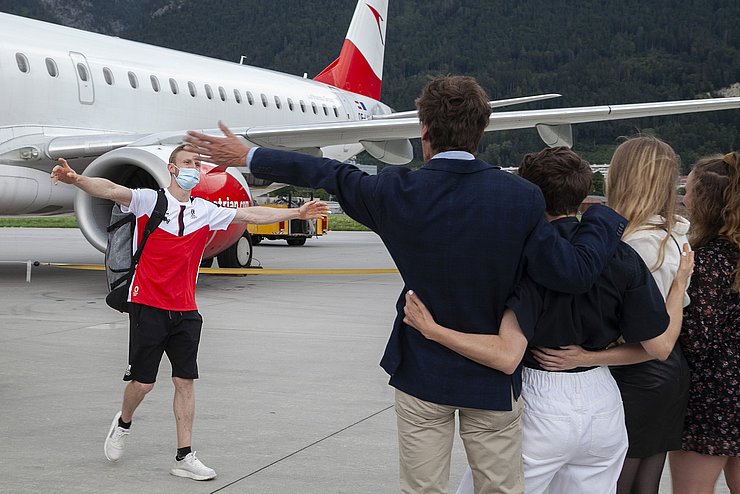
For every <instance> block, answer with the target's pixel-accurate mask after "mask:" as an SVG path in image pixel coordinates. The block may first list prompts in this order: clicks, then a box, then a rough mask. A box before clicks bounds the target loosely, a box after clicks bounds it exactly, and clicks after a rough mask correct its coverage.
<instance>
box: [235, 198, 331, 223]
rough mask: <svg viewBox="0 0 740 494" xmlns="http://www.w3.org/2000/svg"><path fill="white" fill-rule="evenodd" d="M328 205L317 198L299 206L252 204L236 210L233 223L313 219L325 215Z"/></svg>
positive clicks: (327, 211)
mask: <svg viewBox="0 0 740 494" xmlns="http://www.w3.org/2000/svg"><path fill="white" fill-rule="evenodd" d="M328 213H329V206H327V205H326V203H325V202H323V201H319V200H313V201H309V202H307V203H305V204H303V205H302V206H301V207H299V208H270V207H265V206H252V207H249V208H239V209H237V210H236V216H234V220H233V223H255V224H258V225H266V224H269V223H275V222H276V221H288V220H295V219H299V220H313V219H318V218H321V217H322V216H326V215H327V214H328Z"/></svg>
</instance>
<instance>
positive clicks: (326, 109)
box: [321, 105, 329, 117]
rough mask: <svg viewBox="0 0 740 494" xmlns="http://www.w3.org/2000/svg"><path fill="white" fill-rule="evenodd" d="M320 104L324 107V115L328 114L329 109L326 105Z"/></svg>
mask: <svg viewBox="0 0 740 494" xmlns="http://www.w3.org/2000/svg"><path fill="white" fill-rule="evenodd" d="M321 106H322V107H324V115H326V116H327V117H328V116H329V109H328V108H327V107H326V105H321Z"/></svg>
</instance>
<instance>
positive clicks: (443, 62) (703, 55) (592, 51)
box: [0, 0, 740, 166]
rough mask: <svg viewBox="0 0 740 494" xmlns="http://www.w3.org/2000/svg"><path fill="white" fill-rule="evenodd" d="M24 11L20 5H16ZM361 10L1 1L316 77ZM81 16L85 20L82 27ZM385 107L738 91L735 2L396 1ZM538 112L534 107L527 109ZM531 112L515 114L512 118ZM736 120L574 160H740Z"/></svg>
mask: <svg viewBox="0 0 740 494" xmlns="http://www.w3.org/2000/svg"><path fill="white" fill-rule="evenodd" d="M21 3H22V5H21ZM354 5H355V2H354V1H353V0H271V1H263V0H244V1H237V2H235V1H234V0H228V1H227V0H201V1H194V0H145V1H138V2H135V1H131V0H118V1H105V2H104V1H101V0H78V1H71V0H68V1H55V0H30V1H24V2H10V1H8V0H0V10H2V11H5V12H12V13H22V14H23V15H27V16H29V17H36V18H43V19H45V20H51V21H55V22H60V23H63V24H66V25H78V24H75V23H76V22H78V21H75V19H79V22H83V21H84V23H88V22H90V19H91V18H94V19H95V21H96V24H95V26H90V25H86V24H84V23H83V24H82V26H81V27H84V28H86V29H91V28H92V29H94V30H97V31H100V32H105V33H113V34H116V35H118V36H121V37H124V38H129V39H135V40H139V41H144V42H147V43H153V44H157V45H163V46H168V47H171V48H175V49H178V50H185V51H190V52H195V53H200V54H203V55H207V56H212V57H217V58H223V59H226V60H232V61H238V60H239V58H240V56H242V55H245V56H246V63H249V64H250V65H258V66H262V67H266V68H272V69H275V70H280V71H284V72H289V73H293V74H303V73H304V72H307V73H308V75H309V76H314V75H316V74H317V73H318V72H319V71H320V70H321V69H322V68H324V66H326V65H327V64H328V63H329V62H331V61H332V60H333V59H334V58H335V57H336V56H337V55H338V53H339V49H340V47H341V43H342V40H343V38H344V34H345V33H346V29H347V27H348V25H349V20H350V18H351V17H352V12H353V10H354ZM75 9H77V15H74V12H75ZM388 17H389V19H388V28H387V36H386V39H387V49H386V58H385V74H384V84H383V96H382V99H383V100H384V101H385V102H386V103H388V104H390V105H391V106H393V107H394V108H396V109H398V110H407V109H411V108H413V102H414V98H415V97H416V95H417V94H418V92H419V89H420V88H421V86H422V85H423V84H424V82H425V80H426V78H427V76H428V75H430V74H440V73H442V74H444V73H453V74H469V75H473V76H475V77H476V78H478V80H479V81H480V82H481V84H482V85H483V86H484V87H485V88H486V90H487V91H488V93H489V95H490V97H491V98H492V99H497V98H508V97H514V96H523V95H529V94H537V93H544V92H558V93H561V94H563V97H562V98H559V99H557V100H553V101H551V102H547V103H541V104H539V107H558V106H581V105H595V104H617V103H628V102H645V101H662V100H675V99H690V98H697V97H706V96H708V95H709V94H715V93H716V91H718V90H720V89H722V88H726V87H728V86H730V85H732V84H733V83H736V82H738V81H740V34H738V33H739V32H740V30H738V29H737V23H738V20H740V3H739V2H737V1H736V0H714V1H712V0H704V1H696V0H687V1H683V2H673V1H669V0H655V1H653V2H644V1H642V0H609V1H607V0H567V1H566V0H549V1H543V0H520V1H519V2H511V1H509V0H484V1H477V2H474V1H463V0H413V1H412V0H395V1H394V0H391V2H390V11H389V16H388ZM529 107H530V108H535V107H537V106H529ZM520 108H526V107H516V109H520ZM739 124H740V111H738V110H733V111H725V112H716V113H706V114H701V115H686V116H676V117H662V118H655V119H643V120H639V121H635V120H630V121H623V122H616V123H602V124H584V125H578V126H575V141H576V144H575V145H576V148H577V149H578V150H580V151H581V152H583V153H584V154H585V156H586V157H587V158H589V159H590V160H591V161H593V162H604V161H608V157H609V155H610V154H611V151H612V150H613V148H614V146H615V145H616V143H617V138H618V137H619V136H624V135H632V134H634V133H635V132H637V131H643V132H651V133H655V134H657V135H659V136H660V137H663V138H664V139H666V140H667V141H668V142H670V143H671V144H673V145H674V147H675V148H676V150H677V151H679V153H680V154H681V155H682V158H683V160H684V162H685V163H687V164H689V163H691V162H693V161H694V160H695V159H696V158H697V157H698V156H700V155H703V154H707V153H713V152H725V151H728V150H730V149H739V148H740V132H738V129H739V128H740V125H739ZM541 146H542V144H541V142H540V141H539V138H538V136H537V133H536V131H534V130H522V131H511V132H498V133H492V134H489V135H488V136H487V137H486V139H485V141H484V143H483V145H482V149H481V152H482V157H483V158H485V159H487V160H489V161H491V162H494V163H500V164H502V165H504V166H508V165H511V164H515V163H517V162H518V160H519V158H520V157H521V155H522V154H523V153H525V152H528V151H531V150H536V149H538V148H540V147H541Z"/></svg>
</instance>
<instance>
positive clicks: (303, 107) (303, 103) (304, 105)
mask: <svg viewBox="0 0 740 494" xmlns="http://www.w3.org/2000/svg"><path fill="white" fill-rule="evenodd" d="M301 111H302V112H303V113H306V103H305V102H304V101H303V100H301Z"/></svg>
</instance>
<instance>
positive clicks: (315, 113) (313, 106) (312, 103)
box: [311, 101, 319, 115]
mask: <svg viewBox="0 0 740 494" xmlns="http://www.w3.org/2000/svg"><path fill="white" fill-rule="evenodd" d="M311 109H312V110H313V114H314V115H318V114H319V110H318V109H317V108H316V103H314V102H313V101H312V102H311Z"/></svg>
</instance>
